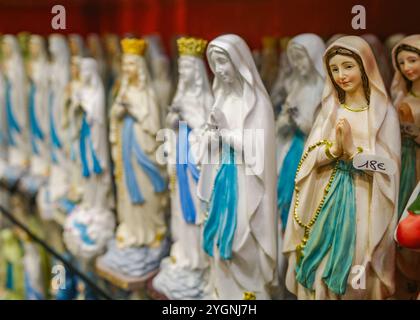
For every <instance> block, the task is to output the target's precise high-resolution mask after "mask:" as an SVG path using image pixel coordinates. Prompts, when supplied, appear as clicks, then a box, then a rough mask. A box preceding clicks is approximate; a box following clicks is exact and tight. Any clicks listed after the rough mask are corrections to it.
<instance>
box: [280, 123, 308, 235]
mask: <svg viewBox="0 0 420 320" xmlns="http://www.w3.org/2000/svg"><path fill="white" fill-rule="evenodd" d="M304 146H305V135H304V134H303V132H302V131H300V130H298V129H296V131H295V135H294V136H293V139H292V143H291V145H290V149H289V151H288V152H287V154H286V157H285V158H284V160H283V165H282V167H281V170H280V173H279V177H278V180H277V208H278V210H279V213H280V218H281V223H282V228H283V230H284V229H285V228H286V224H287V218H288V216H289V209H290V204H291V202H292V197H293V190H294V189H295V174H296V170H297V167H298V164H299V161H300V158H301V157H302V153H303V148H304Z"/></svg>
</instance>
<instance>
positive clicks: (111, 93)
mask: <svg viewBox="0 0 420 320" xmlns="http://www.w3.org/2000/svg"><path fill="white" fill-rule="evenodd" d="M104 43H105V52H106V62H107V71H108V72H107V76H106V81H105V89H106V92H107V99H108V107H109V108H110V107H111V105H112V103H113V102H114V98H115V96H116V94H117V91H118V87H119V80H120V74H121V47H120V39H119V37H118V35H116V34H106V35H105V36H104Z"/></svg>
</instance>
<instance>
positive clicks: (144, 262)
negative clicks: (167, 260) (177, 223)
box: [102, 238, 170, 278]
mask: <svg viewBox="0 0 420 320" xmlns="http://www.w3.org/2000/svg"><path fill="white" fill-rule="evenodd" d="M169 247H170V241H169V239H167V238H165V239H164V240H163V241H162V242H161V244H160V246H159V247H156V248H154V247H148V246H141V247H130V248H119V247H118V246H117V243H116V241H115V240H111V241H110V242H109V246H108V251H107V253H106V254H105V255H104V256H103V260H102V261H103V263H104V264H105V265H107V267H108V268H110V269H112V270H114V271H115V272H118V273H120V274H122V275H124V276H128V277H134V278H143V277H145V276H146V275H148V274H150V273H152V272H157V270H158V269H159V265H160V262H161V260H162V259H163V258H164V257H165V256H167V255H168V253H169Z"/></svg>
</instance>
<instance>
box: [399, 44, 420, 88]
mask: <svg viewBox="0 0 420 320" xmlns="http://www.w3.org/2000/svg"><path fill="white" fill-rule="evenodd" d="M397 63H398V65H399V67H400V70H401V72H402V74H403V75H404V76H405V77H406V78H407V79H408V80H410V81H416V80H417V79H420V56H419V55H418V54H417V53H415V52H411V51H405V50H403V51H401V52H400V53H399V54H398V57H397Z"/></svg>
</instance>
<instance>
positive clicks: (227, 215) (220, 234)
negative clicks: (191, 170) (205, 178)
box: [203, 145, 238, 260]
mask: <svg viewBox="0 0 420 320" xmlns="http://www.w3.org/2000/svg"><path fill="white" fill-rule="evenodd" d="M237 208H238V175H237V168H236V165H235V151H234V150H233V149H232V148H231V147H230V146H228V145H223V155H222V165H221V167H220V169H219V171H218V172H217V175H216V179H215V182H214V189H213V193H212V196H211V200H210V212H209V216H208V219H207V221H206V222H205V225H204V235H203V249H204V251H205V252H206V253H207V254H208V255H209V256H211V257H212V256H213V248H214V241H215V239H216V237H217V247H218V248H219V253H220V258H221V259H222V260H228V259H231V258H232V243H233V238H234V235H235V230H236V220H237V217H236V214H237Z"/></svg>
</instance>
